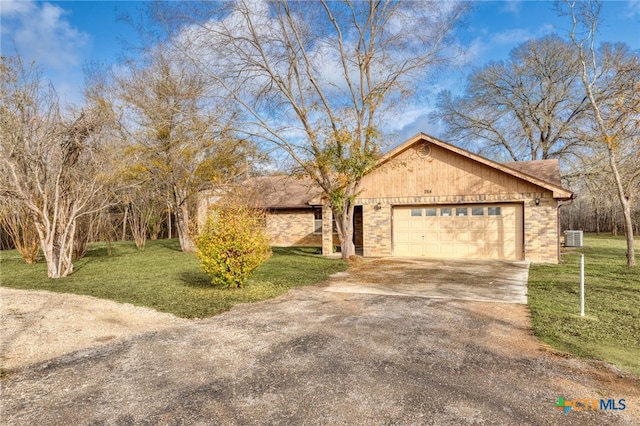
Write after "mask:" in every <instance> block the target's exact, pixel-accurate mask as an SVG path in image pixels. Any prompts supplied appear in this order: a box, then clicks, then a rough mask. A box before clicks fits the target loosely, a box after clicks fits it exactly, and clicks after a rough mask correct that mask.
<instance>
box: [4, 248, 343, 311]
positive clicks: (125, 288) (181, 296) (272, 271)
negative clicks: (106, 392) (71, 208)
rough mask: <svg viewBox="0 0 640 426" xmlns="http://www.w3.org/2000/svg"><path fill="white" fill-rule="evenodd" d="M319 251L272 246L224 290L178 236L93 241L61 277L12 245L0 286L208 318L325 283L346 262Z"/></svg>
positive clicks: (8, 252)
mask: <svg viewBox="0 0 640 426" xmlns="http://www.w3.org/2000/svg"><path fill="white" fill-rule="evenodd" d="M315 252H316V249H314V248H274V249H273V256H272V257H271V258H270V259H269V260H267V261H266V262H265V263H264V264H263V265H261V266H260V267H259V268H258V269H257V270H256V272H255V274H254V275H253V276H252V277H251V278H250V280H249V281H248V283H247V285H246V286H245V287H244V288H241V289H232V290H224V289H219V288H214V287H212V286H211V280H210V279H209V277H208V276H207V275H206V274H205V273H204V272H202V270H201V269H200V267H199V266H198V259H197V257H196V256H195V255H194V254H187V253H182V252H181V251H180V245H179V243H178V241H177V240H157V241H148V242H147V248H146V249H145V250H144V251H138V250H137V249H136V247H135V245H134V244H133V243H132V242H126V243H116V244H114V245H113V246H112V252H111V254H109V253H108V250H107V246H106V245H105V244H100V243H98V244H93V245H91V246H90V248H89V251H88V253H87V255H86V256H85V257H84V258H82V259H80V260H78V261H76V262H75V266H74V273H73V274H72V275H70V276H68V277H66V278H62V279H58V280H53V279H49V278H47V267H46V263H45V262H44V260H42V261H40V262H39V263H37V264H35V265H27V264H26V263H24V261H23V260H22V258H21V257H20V255H19V254H18V253H17V251H15V250H10V251H2V252H0V285H2V286H3V287H11V288H18V289H28V290H48V291H54V292H60V293H73V294H83V295H89V296H94V297H98V298H102V299H110V300H115V301H117V302H124V303H131V304H134V305H138V306H146V307H149V308H153V309H156V310H158V311H161V312H168V313H172V314H174V315H177V316H179V317H183V318H204V317H209V316H212V315H216V314H219V313H220V312H223V311H226V310H228V309H230V308H231V307H232V306H233V305H236V304H238V303H247V302H256V301H260V300H265V299H270V298H273V297H277V296H280V295H282V294H284V293H286V292H287V291H288V290H289V289H290V288H293V287H297V286H304V285H310V284H315V283H318V282H322V281H324V280H326V279H327V278H328V276H329V275H331V274H333V273H335V272H338V271H343V270H345V269H346V268H347V266H348V265H347V263H345V262H342V261H341V260H337V259H327V258H325V257H322V256H318V255H315V254H314V253H315Z"/></svg>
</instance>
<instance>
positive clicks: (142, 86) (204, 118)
mask: <svg viewBox="0 0 640 426" xmlns="http://www.w3.org/2000/svg"><path fill="white" fill-rule="evenodd" d="M116 87H117V89H116V90H117V94H116V97H117V98H118V101H116V102H120V103H121V104H122V107H123V110H124V112H125V114H126V120H124V122H123V124H124V126H125V128H126V130H127V136H128V141H127V146H126V147H125V149H124V151H123V152H124V153H125V154H126V155H125V156H124V157H125V161H124V163H123V167H124V170H123V173H125V174H126V175H127V176H128V178H129V182H128V183H129V184H132V183H133V184H137V185H142V186H145V187H146V188H147V190H148V191H150V192H153V193H156V194H159V195H160V196H162V197H163V198H164V199H165V200H166V203H167V205H169V206H170V208H171V210H172V211H173V212H175V215H176V225H177V230H178V237H179V239H180V246H181V248H182V250H183V251H185V252H192V251H194V250H195V246H194V242H193V238H192V236H191V229H190V226H191V219H190V216H191V215H190V213H191V211H192V210H193V206H192V204H193V197H194V195H196V194H197V193H198V192H199V191H201V190H202V189H204V188H206V187H209V186H211V185H212V184H214V183H215V182H219V181H226V180H233V179H235V178H236V176H237V174H239V173H241V171H242V170H243V168H244V164H245V159H246V157H247V156H248V155H249V152H250V151H251V146H250V144H249V143H248V142H246V141H240V140H237V139H234V138H233V137H232V135H231V134H230V132H229V131H228V128H227V127H225V124H224V123H225V119H224V118H225V117H226V116H227V114H228V112H229V111H228V110H223V109H222V107H219V106H216V105H215V104H211V103H208V102H207V100H206V98H205V93H206V90H207V85H206V82H205V80H204V79H203V78H202V77H201V76H199V75H197V74H196V73H194V72H193V69H191V68H190V67H188V66H186V65H185V64H182V61H181V60H180V59H179V58H177V57H175V56H174V54H173V53H172V52H171V49H164V48H162V46H158V47H156V48H155V49H153V50H152V51H150V52H148V53H147V55H145V56H143V62H142V63H141V64H134V63H130V64H129V66H128V67H127V69H126V71H125V72H124V73H123V74H121V75H118V76H116ZM130 213H131V214H133V213H134V212H130ZM148 220H150V218H148V219H146V220H145V221H146V222H147V223H148Z"/></svg>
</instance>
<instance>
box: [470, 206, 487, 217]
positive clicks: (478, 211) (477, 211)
mask: <svg viewBox="0 0 640 426" xmlns="http://www.w3.org/2000/svg"><path fill="white" fill-rule="evenodd" d="M471 215H472V216H484V207H474V208H472V209H471Z"/></svg>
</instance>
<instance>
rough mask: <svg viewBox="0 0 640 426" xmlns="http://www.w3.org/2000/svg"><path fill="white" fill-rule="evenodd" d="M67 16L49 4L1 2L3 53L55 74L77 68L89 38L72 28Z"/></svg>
mask: <svg viewBox="0 0 640 426" xmlns="http://www.w3.org/2000/svg"><path fill="white" fill-rule="evenodd" d="M67 15H68V12H66V11H65V10H64V9H62V8H60V7H59V6H57V5H54V4H51V3H46V2H45V3H36V2H33V1H19V0H2V1H0V16H1V19H2V21H1V26H2V50H3V51H5V52H10V51H12V50H13V47H14V45H15V47H16V48H17V49H18V52H19V53H20V54H21V55H23V56H24V57H25V58H27V59H28V60H35V61H36V63H38V64H39V65H43V66H45V67H51V68H55V69H58V70H62V69H68V68H69V67H76V66H79V65H80V64H81V62H82V50H83V49H84V48H85V47H87V46H88V44H89V42H90V36H89V35H88V34H86V33H84V32H81V31H79V30H78V29H77V28H74V27H73V26H72V25H71V24H70V23H69V21H68V19H67Z"/></svg>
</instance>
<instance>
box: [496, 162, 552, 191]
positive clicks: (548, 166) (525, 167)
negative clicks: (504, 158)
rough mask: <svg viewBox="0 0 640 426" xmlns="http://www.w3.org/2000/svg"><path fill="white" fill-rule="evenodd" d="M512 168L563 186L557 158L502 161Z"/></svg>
mask: <svg viewBox="0 0 640 426" xmlns="http://www.w3.org/2000/svg"><path fill="white" fill-rule="evenodd" d="M501 164H503V165H505V166H507V167H509V168H511V169H514V170H517V171H519V172H522V173H525V174H527V175H529V176H534V177H537V178H539V179H542V180H544V181H547V182H549V183H552V184H554V185H557V186H562V180H561V179H560V163H559V162H558V160H556V159H552V160H534V161H509V162H504V163H501Z"/></svg>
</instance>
